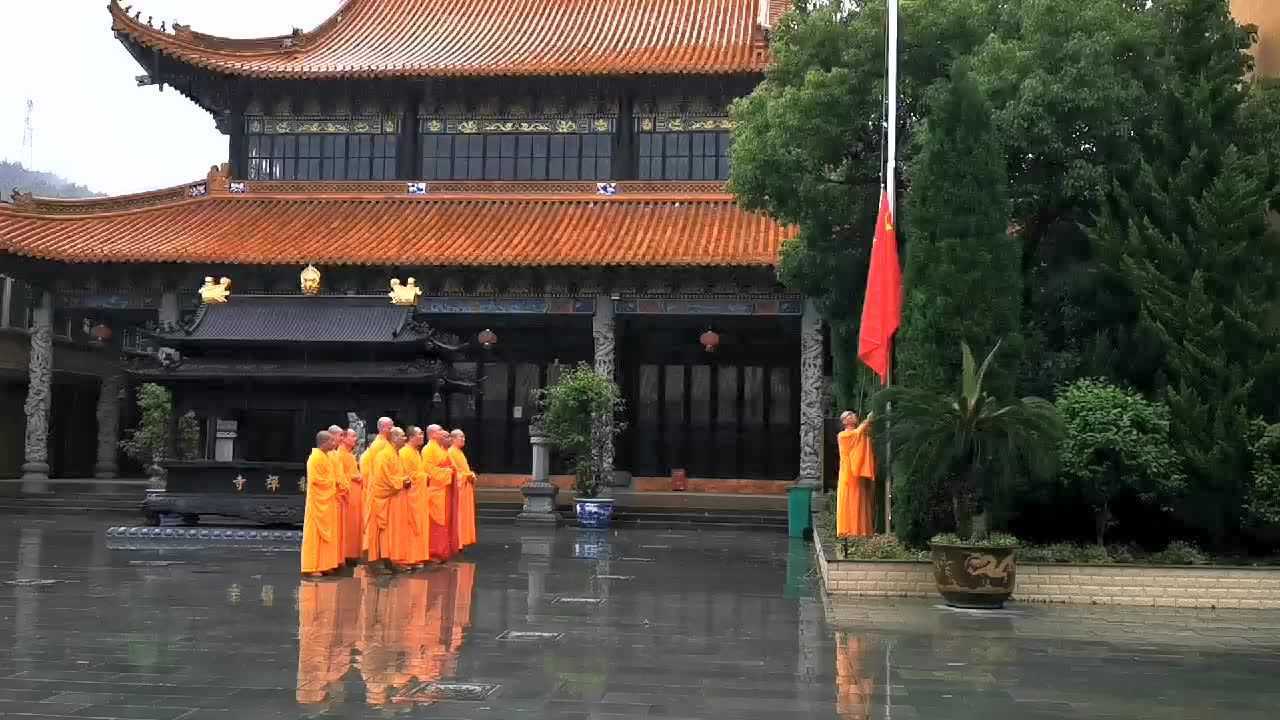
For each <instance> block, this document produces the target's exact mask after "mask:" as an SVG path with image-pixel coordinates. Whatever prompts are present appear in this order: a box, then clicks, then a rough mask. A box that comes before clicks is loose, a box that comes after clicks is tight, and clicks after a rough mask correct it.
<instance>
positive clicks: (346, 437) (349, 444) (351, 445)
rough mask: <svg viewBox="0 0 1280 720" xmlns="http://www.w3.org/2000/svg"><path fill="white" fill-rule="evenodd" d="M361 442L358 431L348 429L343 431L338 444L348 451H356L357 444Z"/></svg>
mask: <svg viewBox="0 0 1280 720" xmlns="http://www.w3.org/2000/svg"><path fill="white" fill-rule="evenodd" d="M359 441H360V436H359V435H356V431H355V430H352V429H351V428H347V429H346V430H343V431H342V439H341V440H339V441H338V444H340V445H341V446H342V447H344V448H346V449H348V450H355V448H356V443H358V442H359Z"/></svg>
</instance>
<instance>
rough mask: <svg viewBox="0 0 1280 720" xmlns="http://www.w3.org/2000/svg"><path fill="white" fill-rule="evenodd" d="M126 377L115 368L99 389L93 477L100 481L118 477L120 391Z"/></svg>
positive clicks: (107, 375)
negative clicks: (96, 458) (96, 445)
mask: <svg viewBox="0 0 1280 720" xmlns="http://www.w3.org/2000/svg"><path fill="white" fill-rule="evenodd" d="M123 387H124V376H123V375H121V374H120V373H118V372H116V371H115V369H114V368H113V369H112V370H111V371H109V372H108V374H106V375H103V376H102V385H101V386H100V387H99V388H98V411H97V415H98V462H97V463H95V464H94V466H93V476H94V477H96V478H100V479H104V480H105V479H110V478H114V477H116V470H117V469H118V468H117V467H116V456H117V452H118V451H117V448H118V447H119V442H120V390H121V389H122V388H123Z"/></svg>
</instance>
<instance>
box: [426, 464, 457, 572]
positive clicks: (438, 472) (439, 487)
mask: <svg viewBox="0 0 1280 720" xmlns="http://www.w3.org/2000/svg"><path fill="white" fill-rule="evenodd" d="M422 464H423V469H424V470H426V473H427V480H428V482H429V483H430V485H431V495H430V497H429V499H428V502H429V505H430V511H431V512H430V515H431V557H432V558H435V559H437V560H448V559H449V558H450V557H452V556H453V554H454V553H456V552H457V551H458V545H457V531H456V530H455V529H454V518H453V504H454V499H453V496H454V486H453V463H452V462H451V461H450V460H449V452H448V451H447V450H445V448H444V447H443V446H442V445H440V443H437V442H436V441H434V440H432V441H431V442H428V443H427V444H426V445H424V446H423V447H422Z"/></svg>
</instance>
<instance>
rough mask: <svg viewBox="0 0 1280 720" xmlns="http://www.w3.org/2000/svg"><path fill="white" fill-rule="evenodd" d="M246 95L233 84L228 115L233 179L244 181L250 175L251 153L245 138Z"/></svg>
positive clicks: (228, 146)
mask: <svg viewBox="0 0 1280 720" xmlns="http://www.w3.org/2000/svg"><path fill="white" fill-rule="evenodd" d="M245 103H246V93H245V91H244V89H243V88H242V87H241V85H240V83H239V82H235V81H233V82H232V87H231V108H230V112H229V113H228V114H227V126H226V132H227V161H228V162H229V163H230V164H231V179H232V180H243V179H245V177H247V176H248V174H249V167H248V165H249V153H248V150H247V148H246V147H245V138H244V108H245Z"/></svg>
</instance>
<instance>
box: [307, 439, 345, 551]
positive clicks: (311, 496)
mask: <svg viewBox="0 0 1280 720" xmlns="http://www.w3.org/2000/svg"><path fill="white" fill-rule="evenodd" d="M333 445H334V438H333V435H330V434H329V433H328V432H327V431H325V430H321V431H320V432H318V433H316V446H315V448H314V449H313V450H312V451H311V456H310V457H308V458H307V499H306V511H305V515H304V516H303V521H302V573H303V574H304V575H311V576H318V575H322V574H326V573H330V572H332V571H334V570H336V569H337V568H338V566H339V565H342V564H343V558H342V545H341V541H342V536H341V533H342V529H341V527H342V526H341V524H340V518H339V515H338V495H339V493H342V492H345V491H346V488H347V481H346V479H345V478H343V477H342V474H341V473H340V472H339V471H338V468H337V467H335V466H334V464H333V460H331V459H330V458H329V451H330V450H333Z"/></svg>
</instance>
